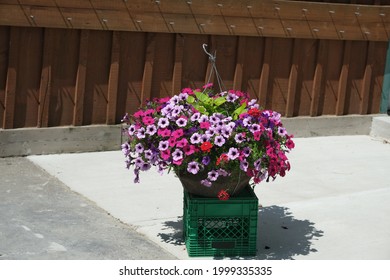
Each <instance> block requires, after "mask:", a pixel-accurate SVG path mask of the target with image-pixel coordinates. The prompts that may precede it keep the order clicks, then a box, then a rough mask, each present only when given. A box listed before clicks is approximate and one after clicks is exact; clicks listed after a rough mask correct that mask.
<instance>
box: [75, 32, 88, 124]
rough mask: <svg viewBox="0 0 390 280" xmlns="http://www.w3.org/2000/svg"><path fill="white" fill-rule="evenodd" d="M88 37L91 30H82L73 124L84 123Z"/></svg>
mask: <svg viewBox="0 0 390 280" xmlns="http://www.w3.org/2000/svg"><path fill="white" fill-rule="evenodd" d="M88 38H89V31H88V30H81V33H80V49H79V63H78V67H77V76H76V85H75V106H74V110H73V125H76V126H77V125H82V124H83V113H84V95H85V81H86V75H87V60H88Z"/></svg>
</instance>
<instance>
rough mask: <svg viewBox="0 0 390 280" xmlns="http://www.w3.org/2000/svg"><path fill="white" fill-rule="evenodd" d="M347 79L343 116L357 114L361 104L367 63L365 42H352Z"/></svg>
mask: <svg viewBox="0 0 390 280" xmlns="http://www.w3.org/2000/svg"><path fill="white" fill-rule="evenodd" d="M350 52H351V54H350V57H351V60H350V63H349V75H348V76H349V77H348V85H347V89H346V100H345V112H344V113H345V114H359V113H360V106H361V104H362V102H363V98H362V94H363V93H362V91H361V89H362V83H363V78H364V70H365V65H366V63H367V53H368V44H367V42H365V41H352V44H351V51H350Z"/></svg>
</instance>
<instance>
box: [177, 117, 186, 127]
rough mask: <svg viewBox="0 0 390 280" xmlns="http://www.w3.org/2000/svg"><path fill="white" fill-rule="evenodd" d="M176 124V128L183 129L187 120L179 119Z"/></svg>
mask: <svg viewBox="0 0 390 280" xmlns="http://www.w3.org/2000/svg"><path fill="white" fill-rule="evenodd" d="M176 124H177V126H179V127H184V126H186V125H187V120H186V119H185V118H179V119H178V120H177V121H176Z"/></svg>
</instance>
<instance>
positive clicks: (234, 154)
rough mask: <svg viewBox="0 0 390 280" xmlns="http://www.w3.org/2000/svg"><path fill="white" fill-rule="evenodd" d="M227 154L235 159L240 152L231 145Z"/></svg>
mask: <svg viewBox="0 0 390 280" xmlns="http://www.w3.org/2000/svg"><path fill="white" fill-rule="evenodd" d="M227 155H228V157H229V159H231V160H235V159H236V158H238V156H239V155H240V152H239V151H238V149H237V148H234V147H232V148H230V149H229V152H228V154H227Z"/></svg>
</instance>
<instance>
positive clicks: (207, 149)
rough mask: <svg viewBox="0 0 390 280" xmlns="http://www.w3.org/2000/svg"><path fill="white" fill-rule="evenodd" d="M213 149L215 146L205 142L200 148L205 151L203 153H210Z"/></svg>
mask: <svg viewBox="0 0 390 280" xmlns="http://www.w3.org/2000/svg"><path fill="white" fill-rule="evenodd" d="M212 147H213V144H211V143H210V142H208V141H207V142H203V143H202V145H201V146H200V149H201V150H202V151H203V152H210V149H211V148H212Z"/></svg>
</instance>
